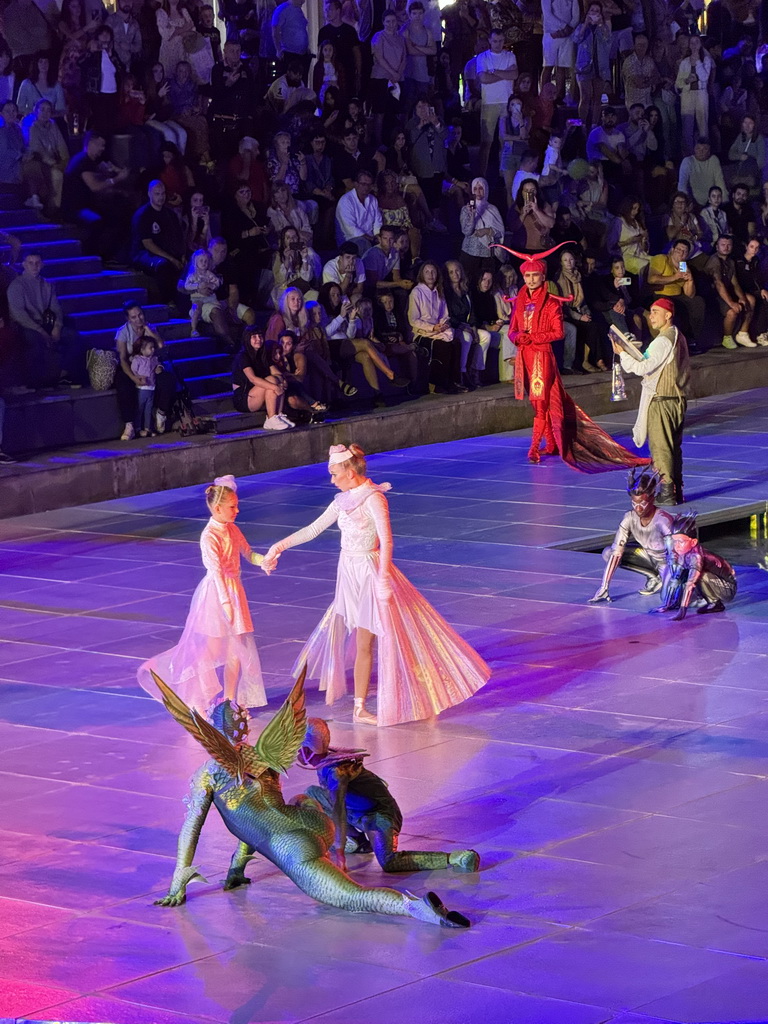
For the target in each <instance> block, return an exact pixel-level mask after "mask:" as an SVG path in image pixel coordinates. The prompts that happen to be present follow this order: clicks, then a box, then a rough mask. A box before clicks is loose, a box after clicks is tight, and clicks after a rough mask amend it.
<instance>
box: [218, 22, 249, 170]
mask: <svg viewBox="0 0 768 1024" xmlns="http://www.w3.org/2000/svg"><path fill="white" fill-rule="evenodd" d="M242 56H243V51H242V47H241V46H240V43H238V42H237V41H236V40H232V39H228V40H227V42H226V43H224V50H223V60H222V61H221V63H220V64H214V66H213V70H212V71H211V85H210V96H211V105H210V107H209V108H208V117H209V119H210V121H211V134H212V136H213V138H212V147H213V151H214V152H218V153H222V152H226V151H227V150H231V151H232V152H235V151H236V149H237V146H236V142H237V141H239V140H240V139H241V138H242V137H243V136H244V135H254V134H255V131H254V126H253V117H252V103H253V99H254V98H255V91H254V89H255V83H254V82H253V79H252V77H251V72H250V70H249V68H248V65H247V63H246V62H245V61H244V60H243V59H242ZM227 155H229V154H227Z"/></svg>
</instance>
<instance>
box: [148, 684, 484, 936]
mask: <svg viewBox="0 0 768 1024" xmlns="http://www.w3.org/2000/svg"><path fill="white" fill-rule="evenodd" d="M154 680H155V684H156V685H157V687H158V689H159V691H160V693H161V695H162V699H163V703H164V704H165V706H166V708H167V709H168V710H169V711H170V713H171V714H172V715H173V717H174V718H175V719H176V721H177V722H178V723H179V724H180V725H182V726H183V727H184V728H185V729H186V730H187V732H189V733H191V735H192V736H194V737H195V739H196V740H197V741H198V742H199V743H200V744H201V745H202V746H203V747H204V748H205V749H206V750H207V751H208V753H209V754H210V755H211V760H208V761H206V762H205V764H204V765H202V766H201V767H200V768H199V769H198V770H197V772H195V774H194V775H193V777H192V781H191V787H192V793H191V797H190V799H189V801H188V810H187V815H186V820H185V822H184V825H183V827H182V830H181V834H180V836H179V845H178V852H177V856H176V869H175V871H174V873H173V879H172V881H171V887H170V890H169V892H168V894H167V895H166V896H165V897H163V898H162V899H160V900H157V901H156V902H157V904H158V905H160V906H165V907H175V906H179V905H180V904H182V903H183V902H184V900H185V898H186V889H187V885H188V884H189V883H190V881H192V880H193V879H194V878H200V877H201V876H200V875H199V873H198V871H197V869H196V868H195V867H194V866H193V864H192V861H193V859H194V856H195V850H196V848H197V843H198V839H199V837H200V831H201V829H202V827H203V824H204V823H205V819H206V816H207V814H208V811H209V810H210V809H211V805H212V804H213V805H215V807H216V810H217V811H218V812H219V814H220V815H221V817H222V820H223V821H224V824H225V825H226V827H227V828H228V829H229V831H230V832H231V833H232V835H233V836H235V838H236V839H238V840H239V845H238V847H237V849H236V851H235V853H234V854H233V856H232V861H231V863H230V867H229V872H228V874H227V878H226V881H225V883H224V888H225V889H233V888H235V887H236V886H238V885H245V884H248V882H249V881H250V880H249V879H248V878H246V876H245V866H246V864H247V863H248V861H249V860H250V859H251V858H252V857H253V855H254V853H260V854H261V855H262V856H263V857H266V858H267V860H270V861H272V863H273V864H274V865H275V866H276V867H278V868H280V870H281V871H283V872H284V873H285V874H286V875H287V876H288V877H289V878H290V879H291V881H292V882H294V883H295V884H296V885H297V886H298V887H299V888H300V889H301V890H302V892H305V893H306V894H307V895H308V896H311V897H312V898H313V899H315V900H317V901H318V902H320V903H326V904H328V905H329V906H332V907H338V908H339V909H340V910H349V911H352V912H354V913H378V914H391V915H395V916H400V917H414V918H416V919H417V920H420V921H427V922H429V923H432V924H440V925H443V926H445V927H448V928H467V927H469V921H468V920H467V919H466V918H465V917H464V916H463V915H461V914H459V913H458V912H457V911H453V910H447V909H446V908H445V907H444V906H443V904H442V902H441V901H440V899H439V897H438V896H436V895H435V893H432V892H431V893H428V894H427V895H426V896H425V897H424V899H419V898H418V897H416V896H412V895H411V894H410V893H403V892H398V891H397V890H396V889H387V888H383V887H381V888H374V887H370V886H363V885H359V884H358V883H357V882H355V881H353V880H352V879H351V878H350V877H349V875H347V874H346V873H345V872H343V871H341V870H340V869H339V868H338V867H336V866H335V865H334V864H333V863H332V861H331V860H330V858H329V856H328V851H329V849H330V848H331V846H332V845H333V839H334V828H333V824H332V822H331V820H330V819H329V818H328V817H327V815H326V814H324V813H323V811H321V810H320V808H319V807H318V805H317V804H316V803H315V801H314V800H312V799H311V798H309V797H307V796H304V795H302V796H300V797H297V798H296V801H297V802H296V803H294V804H287V803H286V802H285V800H284V799H283V793H282V789H281V787H280V773H285V772H286V771H287V770H288V768H289V767H290V766H291V765H292V764H293V762H294V760H295V759H296V755H297V753H298V751H299V747H301V745H302V744H303V743H304V738H305V734H306V726H307V723H306V710H305V707H304V673H302V674H301V676H300V677H299V679H298V680H297V681H296V684H295V685H294V687H293V689H292V690H291V692H290V694H289V695H288V698H287V699H286V701H285V703H284V704H283V706H282V707H281V708H280V710H279V711H278V712H277V714H276V715H275V716H274V718H273V719H272V720H271V721H270V722H269V724H268V725H267V726H266V728H265V729H264V730H263V732H262V733H261V735H260V736H259V738H258V740H257V741H256V743H255V744H254V745H252V746H251V745H250V744H248V743H246V742H245V736H246V734H247V717H246V716H245V714H244V713H243V712H242V710H241V709H240V708H238V707H237V705H234V704H233V703H232V702H231V701H224V702H222V703H221V704H219V705H217V707H216V708H215V709H214V712H213V714H212V722H213V724H212V723H211V722H208V721H206V719H205V718H203V716H202V715H200V714H199V713H198V712H197V711H195V710H194V709H192V708H189V707H187V705H186V704H185V703H184V702H183V701H182V700H180V699H179V698H178V697H177V696H176V694H175V693H174V692H173V690H172V689H171V688H170V687H169V686H167V685H166V684H165V683H164V682H163V681H162V680H161V679H160V678H159V677H158V676H155V677H154Z"/></svg>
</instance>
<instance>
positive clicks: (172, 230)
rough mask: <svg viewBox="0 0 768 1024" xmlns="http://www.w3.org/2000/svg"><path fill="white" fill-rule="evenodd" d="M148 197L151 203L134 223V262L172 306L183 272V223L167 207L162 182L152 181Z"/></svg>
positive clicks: (132, 224)
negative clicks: (149, 277) (151, 279)
mask: <svg viewBox="0 0 768 1024" xmlns="http://www.w3.org/2000/svg"><path fill="white" fill-rule="evenodd" d="M147 196H148V197H149V202H147V203H145V204H144V206H141V207H139V209H138V210H137V211H136V213H134V215H133V219H132V221H131V262H132V263H133V265H134V266H135V267H138V268H139V269H140V270H144V271H146V272H147V273H148V274H149V275H150V276H151V277H152V278H153V279H154V281H155V284H156V286H157V292H158V295H159V296H160V298H161V300H162V301H163V302H167V303H168V305H173V304H174V300H175V296H176V286H177V282H178V279H179V275H180V273H181V272H182V270H183V269H184V263H183V259H184V237H183V234H182V230H181V222H180V221H179V218H178V217H177V216H176V214H175V213H174V212H173V211H172V210H171V209H169V208H168V207H167V206H166V202H165V200H166V191H165V185H164V184H163V183H162V181H159V180H157V179H156V180H155V181H151V182H150V183H149V189H148V190H147Z"/></svg>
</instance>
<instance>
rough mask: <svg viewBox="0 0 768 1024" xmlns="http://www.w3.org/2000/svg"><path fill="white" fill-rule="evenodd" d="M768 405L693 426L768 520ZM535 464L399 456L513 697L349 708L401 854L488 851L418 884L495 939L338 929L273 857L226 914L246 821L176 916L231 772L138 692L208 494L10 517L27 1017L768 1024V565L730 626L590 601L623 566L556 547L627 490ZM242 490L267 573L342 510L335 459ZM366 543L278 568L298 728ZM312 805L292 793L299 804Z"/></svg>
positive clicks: (1, 896) (8, 589) (433, 580)
mask: <svg viewBox="0 0 768 1024" xmlns="http://www.w3.org/2000/svg"><path fill="white" fill-rule="evenodd" d="M767 409H768V403H767V402H766V394H765V393H764V392H751V393H745V394H743V395H740V396H736V395H729V396H725V397H720V398H717V399H708V400H705V401H701V402H698V403H694V404H693V405H692V407H691V410H690V415H689V436H688V438H687V440H686V445H685V454H686V460H687V477H688V495H689V498H690V499H691V504H692V506H694V507H697V508H699V509H700V510H702V511H705V510H710V511H712V510H717V509H723V508H726V507H730V506H750V505H751V504H753V503H754V502H755V501H757V500H764V499H765V498H766V497H768V412H766V410H767ZM630 420H631V416H630V414H627V413H625V414H620V415H618V416H616V417H612V418H610V419H609V420H608V421H607V422H608V423H609V426H610V427H611V429H614V428H615V430H616V431H617V432H626V427H627V425H628V423H629V422H630ZM527 444H528V438H527V436H525V435H496V436H492V437H483V438H477V439H474V440H467V441H459V442H456V443H453V444H447V445H441V446H435V447H423V448H415V449H410V450H407V451H398V452H394V453H391V454H388V455H382V456H376V457H375V458H373V459H371V462H370V470H371V473H372V475H373V476H374V478H376V479H378V480H386V479H388V480H390V481H391V482H392V484H393V493H392V495H391V510H392V516H393V525H394V530H395V534H396V558H397V561H398V564H399V565H400V567H401V568H402V569H403V570H404V571H405V572H406V573H407V574H408V576H409V577H410V578H411V579H412V580H413V582H414V583H415V584H416V585H417V586H419V587H420V588H421V589H422V590H423V591H424V592H425V593H426V594H427V595H428V596H429V598H430V600H432V601H433V602H434V603H435V605H436V606H437V607H438V608H439V609H440V610H441V611H442V612H443V613H444V614H445V616H446V617H447V618H448V619H449V621H450V622H451V623H453V624H454V625H455V626H456V628H457V629H459V631H460V632H461V633H463V635H464V636H466V637H467V639H468V640H470V641H471V642H472V643H473V644H475V645H476V646H477V648H478V649H479V650H480V651H481V653H482V654H483V655H484V656H485V657H486V659H487V660H488V661H489V662H490V663H491V665H492V666H493V669H494V674H493V678H492V680H491V682H490V684H489V685H488V686H487V687H486V688H485V689H484V690H483V691H481V693H480V694H479V695H478V696H477V697H476V698H475V699H473V700H472V701H470V702H468V703H466V704H464V705H463V706H461V707H459V708H458V709H454V710H453V711H452V712H448V713H446V714H445V715H444V716H442V717H441V718H440V719H439V720H438V721H437V722H434V723H429V724H414V725H405V726H400V727H398V728H393V729H389V730H379V731H377V730H373V729H357V730H353V728H352V727H351V725H349V724H348V720H349V716H350V707H349V704H348V703H344V704H343V705H337V707H336V708H334V709H333V715H334V718H335V721H334V723H333V733H334V737H335V739H336V741H337V742H338V743H340V744H344V745H353V744H358V745H359V744H365V745H366V746H367V747H369V749H370V750H371V751H372V752H373V754H374V757H373V759H372V760H373V764H374V767H375V768H376V769H377V770H378V771H380V772H381V773H382V774H383V775H384V776H385V777H386V778H387V779H388V780H389V782H390V784H391V788H392V790H393V792H394V793H395V795H396V797H397V799H398V800H399V801H400V803H401V804H402V807H403V810H404V812H405V820H406V824H405V834H404V836H403V845H405V846H407V845H409V844H413V845H416V846H417V847H421V848H435V849H445V848H450V847H452V846H470V845H471V846H473V847H475V848H477V849H478V850H479V851H480V853H481V855H482V858H483V868H482V870H481V872H480V873H479V874H478V875H476V876H474V875H469V876H467V875H453V874H451V873H448V872H434V873H432V874H431V875H429V874H424V875H412V876H404V877H402V878H401V879H397V880H396V881H399V882H400V883H401V884H403V885H404V886H405V887H407V888H409V889H411V890H413V891H416V892H418V893H423V892H425V891H426V890H427V889H430V888H434V889H436V890H437V891H438V892H439V893H440V894H441V895H443V897H444V898H445V899H446V902H448V903H449V904H450V905H451V906H455V907H456V908H458V909H461V910H464V911H465V912H466V913H467V914H468V915H469V916H470V917H471V918H472V919H473V921H474V927H473V928H472V929H471V930H470V931H469V932H446V931H442V930H440V929H437V928H433V927H430V926H428V925H422V924H418V923H417V922H407V921H401V920H393V919H381V920H379V919H374V918H366V917H353V916H348V915H344V914H342V913H339V912H335V911H331V910H328V909H324V908H321V907H319V906H317V905H315V904H314V903H312V902H311V901H310V900H309V899H308V898H306V897H304V896H303V895H302V894H301V893H299V892H298V890H296V889H295V888H294V887H293V886H292V885H291V884H290V883H289V882H288V881H287V880H286V879H285V878H284V877H283V876H281V875H280V874H279V873H277V872H276V871H275V870H274V869H273V868H272V867H271V866H270V865H268V864H267V863H266V862H264V861H263V860H256V861H255V862H254V863H253V864H252V866H251V867H250V869H249V871H250V873H251V875H252V877H253V884H252V885H251V886H250V887H248V888H245V889H242V890H237V891H235V892H231V893H225V892H223V891H221V889H220V886H219V882H220V880H221V879H222V878H223V877H224V874H225V871H226V865H227V861H228V857H229V855H230V853H231V851H232V848H233V840H232V838H231V837H230V836H229V835H228V834H227V833H226V832H225V830H224V829H223V827H222V826H221V824H220V822H219V820H218V819H217V816H216V815H215V813H212V814H211V816H210V818H209V822H208V824H207V826H206V829H205V831H204V835H203V841H202V844H201V847H200V850H199V856H198V858H197V863H199V864H200V866H201V868H202V870H203V873H204V874H205V875H206V876H207V878H208V879H209V880H210V884H208V885H197V886H193V887H191V889H190V899H189V901H188V903H187V905H186V906H185V907H183V908H181V909H178V910H170V909H160V908H157V907H154V906H152V900H153V899H155V898H157V896H158V895H160V894H161V893H162V892H163V891H164V889H165V888H166V887H167V884H168V881H169V879H170V875H171V871H172V867H173V860H174V853H175V840H176V832H177V827H178V825H179V822H180V820H181V816H182V812H183V807H182V804H181V799H182V797H183V796H184V794H185V793H186V790H187V778H188V776H189V775H190V773H191V771H192V769H193V768H194V767H195V766H196V765H197V764H198V763H200V762H201V761H202V759H203V756H204V755H202V753H201V751H200V750H199V749H198V748H197V747H196V746H195V745H194V743H193V741H192V740H191V739H190V738H189V737H187V736H186V735H185V734H183V733H182V731H181V730H180V728H179V727H178V726H177V725H176V724H175V723H174V722H173V721H171V720H170V718H169V717H168V716H167V714H166V713H165V711H164V710H163V709H162V708H161V707H160V706H159V705H157V704H155V703H154V702H152V701H151V700H149V699H148V698H146V697H144V696H142V695H141V694H140V692H139V691H138V690H137V687H136V685H135V682H134V673H135V670H136V666H137V665H138V663H139V660H140V659H142V658H144V657H146V656H148V655H150V654H153V653H155V652H157V651H160V650H162V649H164V648H166V647H168V646H170V645H171V644H172V643H173V642H174V641H175V639H176V637H177V636H178V635H179V631H180V627H181V625H182V624H183V621H184V617H185V614H186V611H187V607H188V603H189V597H190V594H191V593H192V591H193V589H194V587H195V585H196V584H197V582H198V580H199V579H200V575H201V570H200V564H199V551H198V546H197V538H198V535H199V532H200V529H201V527H202V525H203V521H204V518H205V512H204V507H203V502H202V499H201V488H187V489H185V490H183V491H172V492H165V493H159V494H154V495H149V496H145V497H138V498H128V499H125V500H122V501H117V502H111V503H108V504H104V505H101V506H91V507H81V508H72V509H67V510H61V511H58V512H53V513H49V514H44V515H38V516H33V517H29V518H27V519H24V520H13V521H5V522H1V523H0V569H1V571H0V638H2V639H3V640H4V641H6V642H4V643H2V644H0V680H2V687H3V689H2V704H1V706H0V780H1V781H0V792H1V793H2V818H0V979H1V980H0V1017H3V1016H5V1017H25V1016H26V1017H31V1018H45V1019H51V1018H55V1019H57V1020H69V1021H101V1022H111V1024H138V1022H140V1024H182V1022H193V1024H199V1022H202V1021H208V1022H211V1021H213V1022H230V1024H247V1022H249V1021H258V1022H276V1021H304V1020H310V1019H311V1020H317V1021H323V1022H329V1024H330V1022H334V1024H350V1022H357V1021H371V1022H379V1021H384V1020H391V1021H397V1022H401V1024H416V1022H419V1024H476V1022H484V1024H598V1022H607V1021H610V1022H612V1024H640V1022H645V1024H658V1022H659V1021H685V1022H694V1021H695V1022H702V1021H709V1022H713V1021H717V1022H724V1021H751V1022H756V1021H765V1020H767V1019H768V963H766V958H767V957H768V932H767V931H766V917H767V912H768V860H767V859H766V850H767V849H768V846H767V841H766V831H765V821H766V813H767V812H768V781H766V775H768V757H767V756H768V673H766V668H767V667H768V643H767V642H766V641H767V639H768V596H767V594H768V591H767V590H766V585H768V575H766V574H765V573H762V572H761V571H759V570H758V569H757V568H754V569H749V568H747V569H744V570H743V571H741V572H740V583H741V591H740V595H739V597H738V599H737V601H736V602H735V604H734V605H733V606H732V607H731V609H729V611H728V613H727V614H726V615H723V616H719V617H715V618H707V619H704V620H702V619H701V618H698V617H697V616H696V615H691V616H689V618H688V619H686V621H685V622H683V623H674V622H670V621H668V620H667V619H666V618H662V617H659V616H651V615H648V614H647V611H648V609H649V607H652V606H653V605H654V600H653V599H648V598H645V599H643V598H640V597H638V596H637V595H636V594H635V591H636V590H637V589H638V579H637V578H635V577H630V576H629V575H625V574H619V576H618V578H617V580H616V581H615V583H614V587H613V591H614V596H615V598H616V600H615V602H614V603H613V604H612V605H610V606H601V607H590V606H588V605H586V603H585V602H586V600H587V598H588V597H590V596H591V594H592V593H593V592H594V590H595V587H596V584H597V581H598V579H599V576H600V573H601V569H602V562H601V560H600V558H599V556H598V555H590V554H585V553H579V552H571V551H562V550H554V549H552V548H549V549H547V547H546V546H547V545H552V544H562V543H567V542H569V541H572V540H578V539H579V538H580V537H585V536H596V535H599V534H603V533H605V532H607V531H609V530H610V529H612V528H613V526H614V525H615V523H616V522H617V520H618V518H619V515H620V512H621V510H622V509H624V508H625V506H626V504H627V499H626V495H625V493H624V490H623V484H624V478H623V476H622V475H621V474H609V475H604V476H599V477H582V476H579V475H577V474H575V473H573V472H572V471H571V470H569V469H567V468H566V467H565V466H563V465H562V464H560V463H559V462H558V463H552V464H549V465H546V466H541V467H530V466H529V465H528V464H527V462H525V459H524V455H525V450H526V447H527ZM240 493H241V508H242V514H241V517H240V525H241V526H242V528H243V529H244V531H245V533H246V534H247V536H248V537H249V538H250V540H251V541H252V542H253V544H254V546H255V547H257V548H259V547H260V548H261V549H262V550H264V548H265V547H266V545H267V544H268V543H269V542H271V541H272V540H274V539H276V538H278V537H280V536H281V535H283V534H284V533H285V532H286V531H287V530H289V529H291V528H295V527H296V526H298V525H300V524H303V523H306V522H308V521H309V520H310V518H312V517H313V516H314V514H315V513H316V512H318V511H319V510H320V509H322V508H323V507H324V506H325V503H326V502H327V501H328V500H330V498H331V491H330V489H329V488H328V486H327V484H326V479H325V470H324V467H323V466H311V467H307V468H304V469H300V470H291V471H285V472H280V473H273V474H271V475H268V476H257V477H252V478H250V479H247V480H243V481H242V484H241V492H240ZM337 546H338V540H337V537H336V536H335V534H334V533H328V534H327V535H325V536H323V537H322V538H320V539H318V540H317V541H316V542H315V543H313V544H312V545H310V546H307V547H305V548H301V549H297V550H295V551H291V552H289V553H287V554H286V555H285V556H284V557H283V559H282V561H281V565H280V571H279V572H278V573H277V574H276V575H275V576H273V577H271V578H270V579H267V578H266V577H264V576H263V575H261V574H259V573H258V572H257V571H253V572H252V573H249V574H248V576H247V589H248V594H249V598H250V601H251V607H252V610H253V613H254V620H255V622H256V631H257V636H258V641H259V645H260V649H261V653H262V659H263V663H264V668H265V671H266V678H267V682H268V686H269V694H270V698H271V699H270V712H271V710H274V709H275V708H276V707H277V706H278V704H279V702H280V699H281V697H282V696H283V695H284V694H285V692H286V688H287V672H288V667H289V666H290V664H291V663H292V661H293V658H294V656H295V654H296V651H297V649H298V645H299V643H300V642H301V641H302V640H303V639H304V638H305V637H306V635H307V633H308V632H309V631H310V629H311V628H312V627H313V626H314V624H315V623H316V621H317V619H318V618H319V616H320V613H321V610H322V609H324V607H325V606H326V605H327V603H328V601H329V599H330V596H331V593H332V589H333V573H334V568H335V561H336V550H337ZM310 696H311V708H312V710H313V711H314V712H315V713H317V712H318V711H321V708H322V706H321V705H320V704H319V703H318V701H317V696H316V691H315V690H314V687H313V688H312V690H311V694H310ZM268 714H269V712H268V713H262V714H261V715H260V716H259V719H258V720H259V721H264V720H265V719H266V717H268ZM309 781H310V779H309V778H308V777H307V776H306V775H305V774H304V773H302V772H300V771H299V770H297V769H292V770H291V773H290V778H289V782H288V785H287V787H286V788H287V790H288V791H290V792H296V791H299V790H300V789H302V788H304V786H306V785H307V784H308V782H309ZM350 862H351V864H352V865H353V872H354V875H355V876H356V877H358V878H368V879H380V878H381V875H380V873H379V871H378V868H377V866H376V865H375V864H371V863H368V862H367V861H366V859H363V858H351V859H350Z"/></svg>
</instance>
